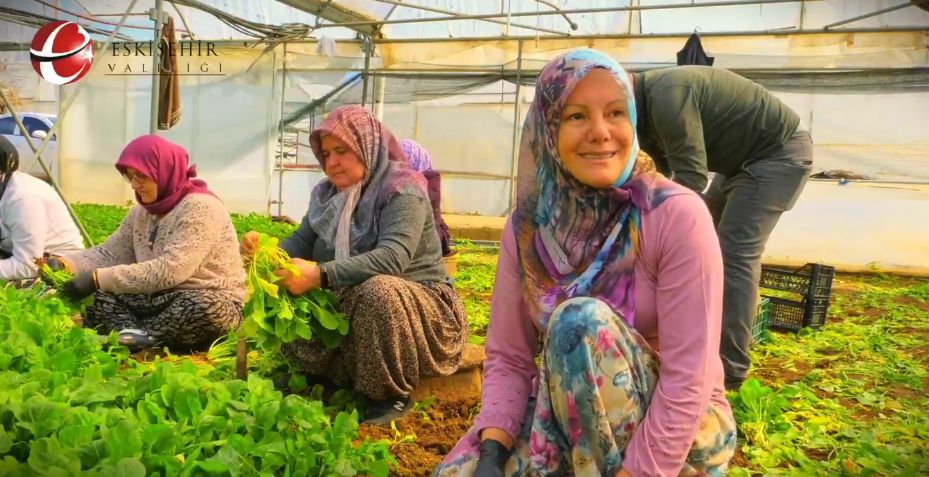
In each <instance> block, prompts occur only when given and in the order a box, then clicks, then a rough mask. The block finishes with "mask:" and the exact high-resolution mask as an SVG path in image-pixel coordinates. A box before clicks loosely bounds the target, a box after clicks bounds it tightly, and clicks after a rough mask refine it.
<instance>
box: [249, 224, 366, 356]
mask: <svg viewBox="0 0 929 477" xmlns="http://www.w3.org/2000/svg"><path fill="white" fill-rule="evenodd" d="M289 260H290V257H288V256H287V253H286V252H284V251H283V250H281V249H280V247H278V239H277V238H276V237H270V236H268V235H267V234H260V235H259V239H258V249H257V251H256V252H255V255H254V256H253V257H252V258H251V260H250V262H249V264H248V266H247V273H246V287H247V289H248V300H247V301H246V302H245V306H244V310H243V311H244V314H245V322H244V323H243V325H242V327H243V330H244V332H245V335H246V336H247V337H249V338H252V339H254V340H255V341H256V343H257V344H258V347H259V348H261V349H262V350H264V351H271V352H274V351H277V350H278V349H279V348H280V346H281V344H283V343H289V342H291V341H293V340H295V339H297V338H303V339H307V340H309V339H314V338H316V339H319V340H320V341H322V342H323V344H325V345H326V346H327V347H329V348H335V347H337V346H338V345H339V343H340V342H341V340H342V337H343V336H345V335H347V334H348V318H347V317H346V316H345V314H344V313H342V312H340V311H338V309H337V308H336V304H337V302H336V297H335V295H334V294H332V293H331V292H329V291H327V290H322V289H315V290H311V291H310V292H308V293H304V294H303V295H300V296H293V295H291V294H289V293H287V291H286V290H283V289H281V287H280V286H278V285H277V284H276V282H277V281H279V280H280V277H278V276H277V275H275V274H274V271H275V270H278V269H284V270H288V271H290V272H292V273H296V272H297V270H296V268H295V267H294V266H293V265H291V264H290V263H289Z"/></svg>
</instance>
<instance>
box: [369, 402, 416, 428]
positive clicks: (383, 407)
mask: <svg viewBox="0 0 929 477" xmlns="http://www.w3.org/2000/svg"><path fill="white" fill-rule="evenodd" d="M412 408H413V401H412V400H411V399H410V396H397V397H390V398H387V399H384V400H383V401H374V402H372V403H370V404H369V405H368V411H367V412H366V413H365V418H364V421H361V422H362V423H363V424H368V425H372V426H389V425H390V423H391V422H392V421H396V420H398V419H402V418H403V417H404V416H406V415H407V414H409V413H410V409H412Z"/></svg>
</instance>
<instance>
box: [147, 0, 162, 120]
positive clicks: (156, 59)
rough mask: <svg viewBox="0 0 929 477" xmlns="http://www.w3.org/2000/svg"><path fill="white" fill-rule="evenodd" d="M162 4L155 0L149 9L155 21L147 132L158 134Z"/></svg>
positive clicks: (160, 1)
mask: <svg viewBox="0 0 929 477" xmlns="http://www.w3.org/2000/svg"><path fill="white" fill-rule="evenodd" d="M163 7H164V4H163V3H162V0H155V8H153V9H152V10H150V11H149V12H150V14H149V16H150V18H151V19H152V20H154V21H155V33H154V35H155V36H154V38H153V39H152V106H151V111H149V123H148V132H149V134H158V98H159V96H161V95H160V94H159V93H158V80H159V78H161V75H160V73H161V48H159V46H161V27H162V25H163V21H162V20H163V18H162V17H163V16H164V9H163Z"/></svg>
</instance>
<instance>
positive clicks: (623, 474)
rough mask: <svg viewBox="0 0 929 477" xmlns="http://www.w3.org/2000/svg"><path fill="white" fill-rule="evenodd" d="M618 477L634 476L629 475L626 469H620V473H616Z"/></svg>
mask: <svg viewBox="0 0 929 477" xmlns="http://www.w3.org/2000/svg"><path fill="white" fill-rule="evenodd" d="M616 477H632V474H630V473H629V471H627V470H626V469H625V468H622V469H619V472H617V473H616Z"/></svg>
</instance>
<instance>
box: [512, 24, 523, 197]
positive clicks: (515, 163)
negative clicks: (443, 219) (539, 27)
mask: <svg viewBox="0 0 929 477" xmlns="http://www.w3.org/2000/svg"><path fill="white" fill-rule="evenodd" d="M522 72H523V41H522V40H519V41H518V42H517V43H516V100H515V101H514V104H513V157H512V158H511V161H510V209H509V210H513V207H514V206H515V205H516V173H517V168H518V167H519V133H520V129H522V127H521V126H520V125H519V113H520V106H521V105H522V100H521V98H520V94H522Z"/></svg>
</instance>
